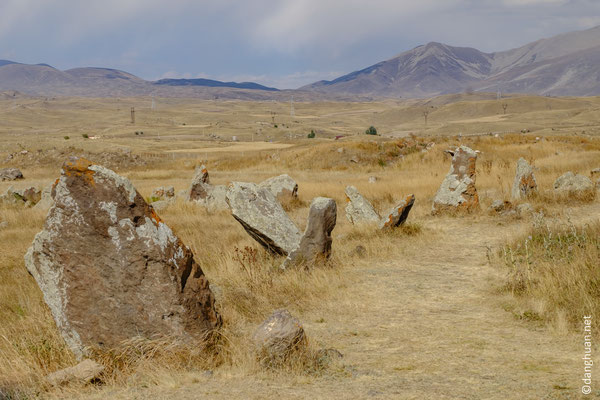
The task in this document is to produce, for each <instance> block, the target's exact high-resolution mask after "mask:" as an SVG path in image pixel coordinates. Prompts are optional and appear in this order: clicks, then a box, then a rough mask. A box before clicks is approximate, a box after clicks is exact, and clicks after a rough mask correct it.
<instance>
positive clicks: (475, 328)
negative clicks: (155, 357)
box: [98, 204, 600, 399]
mask: <svg viewBox="0 0 600 400" xmlns="http://www.w3.org/2000/svg"><path fill="white" fill-rule="evenodd" d="M598 215H600V205H599V204H595V205H593V206H587V207H584V208H581V209H578V210H577V211H576V212H574V213H573V216H572V220H574V221H578V222H582V221H584V220H589V219H590V218H595V219H597V218H598ZM527 225H528V223H526V222H514V223H509V224H506V225H505V226H500V225H499V224H498V220H489V219H488V220H484V221H475V220H468V219H467V220H465V219H460V218H455V219H452V218H442V219H440V218H435V219H434V218H429V219H426V220H425V221H424V226H425V230H426V231H429V232H436V233H435V235H437V236H436V240H435V245H434V246H431V245H429V246H426V247H424V248H417V249H410V250H409V251H408V252H407V253H406V254H404V255H400V256H399V257H398V259H397V260H395V261H393V262H388V263H384V264H374V265H364V264H363V265H358V266H356V267H354V268H352V269H350V270H349V271H348V273H349V274H353V275H355V276H356V284H355V285H354V286H353V287H351V288H349V289H348V296H347V299H346V300H345V302H343V304H341V305H340V304H339V303H336V307H337V308H338V309H337V310H336V311H335V312H333V310H332V312H331V315H332V316H334V317H330V318H328V316H327V315H324V318H325V322H323V323H317V322H315V321H317V319H318V317H319V316H323V315H322V314H323V310H321V311H320V314H318V315H317V314H315V315H310V313H309V315H305V316H304V317H303V319H304V321H305V328H306V330H307V331H308V332H309V334H310V335H312V337H314V338H316V340H317V341H318V342H319V343H320V344H322V345H325V346H328V347H335V348H337V349H339V350H340V351H341V352H342V353H343V354H344V358H343V364H344V367H343V368H340V371H338V372H334V373H332V374H326V375H325V376H324V377H320V378H302V377H300V378H293V377H287V378H286V377H282V378H281V379H280V377H277V379H273V380H268V379H266V378H264V377H263V378H256V377H248V376H232V375H227V376H226V375H224V374H221V373H219V371H216V372H215V374H214V375H213V376H211V377H200V378H197V379H196V381H197V383H193V384H190V385H185V386H178V387H172V388H156V387H154V388H150V389H143V390H129V391H127V392H126V393H111V395H112V397H114V398H120V397H121V396H122V397H123V398H140V399H141V398H155V399H163V398H164V399H196V398H224V399H225V398H227V399H229V398H244V399H260V398H281V399H290V398H291V399H296V398H297V399H304V398H307V399H319V398H340V399H341V398H343V399H347V398H357V399H363V398H397V399H509V398H510V399H556V398H564V399H567V398H579V390H580V385H581V380H580V379H581V375H582V373H583V365H582V362H581V360H580V358H581V353H582V346H580V345H579V341H578V339H577V337H576V336H573V335H568V336H564V335H563V336H559V335H554V334H552V332H550V331H549V330H548V329H547V328H546V327H544V326H541V325H536V324H535V323H531V322H523V321H519V320H517V319H515V318H514V317H513V315H512V314H511V313H509V312H506V311H504V310H503V308H502V298H501V297H500V296H497V295H494V294H493V293H492V291H491V287H493V285H494V284H498V282H500V279H501V278H502V272H501V271H498V270H497V269H495V268H493V267H491V266H490V265H489V263H488V260H487V256H486V254H487V248H488V247H492V248H497V247H498V246H499V245H500V244H501V243H502V242H504V241H505V240H506V239H507V238H509V237H510V236H511V235H514V234H516V233H517V232H519V231H520V230H521V229H523V228H525V227H526V226H527ZM339 307H344V308H345V309H344V312H343V313H340V312H339ZM105 396H106V393H104V394H103V395H102V396H99V397H98V398H100V397H105Z"/></svg>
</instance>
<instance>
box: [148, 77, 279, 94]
mask: <svg viewBox="0 0 600 400" xmlns="http://www.w3.org/2000/svg"><path fill="white" fill-rule="evenodd" d="M154 84H155V85H169V86H207V87H229V88H237V89H253V90H267V91H278V90H279V89H276V88H273V87H268V86H263V85H260V84H258V83H254V82H240V83H237V82H221V81H215V80H212V79H204V78H197V79H161V80H158V81H156V82H154Z"/></svg>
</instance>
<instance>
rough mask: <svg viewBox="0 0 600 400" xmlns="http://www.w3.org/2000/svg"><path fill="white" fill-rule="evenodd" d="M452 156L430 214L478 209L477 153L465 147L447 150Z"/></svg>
mask: <svg viewBox="0 0 600 400" xmlns="http://www.w3.org/2000/svg"><path fill="white" fill-rule="evenodd" d="M447 153H449V154H450V155H451V156H452V165H451V166H450V172H448V175H446V178H445V179H444V181H443V182H442V185H441V186H440V188H439V189H438V191H437V193H436V194H435V198H434V199H433V206H432V213H433V214H440V213H443V212H451V213H453V212H471V211H474V210H476V209H477V208H479V196H478V194H477V189H476V188H475V163H476V161H477V152H476V151H474V150H472V149H470V148H468V147H467V146H460V147H458V148H457V149H456V150H454V151H451V150H447Z"/></svg>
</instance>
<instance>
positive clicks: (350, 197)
mask: <svg viewBox="0 0 600 400" xmlns="http://www.w3.org/2000/svg"><path fill="white" fill-rule="evenodd" d="M345 192H346V201H347V204H346V218H348V221H350V222H351V223H353V224H361V223H379V221H380V219H381V217H380V216H379V214H378V213H377V211H375V208H373V206H372V205H371V203H370V202H369V200H367V199H366V198H364V197H363V195H361V194H360V193H359V192H358V189H356V187H354V186H347V187H346V191H345Z"/></svg>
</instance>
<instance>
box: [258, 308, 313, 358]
mask: <svg viewBox="0 0 600 400" xmlns="http://www.w3.org/2000/svg"><path fill="white" fill-rule="evenodd" d="M252 339H253V341H254V345H255V347H256V352H257V356H258V358H259V360H260V361H261V363H262V364H263V365H265V364H266V365H273V364H278V363H280V362H284V361H285V360H286V359H287V357H288V356H289V355H290V354H291V353H292V352H293V351H295V350H298V349H300V348H301V347H303V346H305V345H306V334H305V333H304V328H303V327H302V324H300V321H298V320H297V319H296V318H294V317H293V316H292V314H290V312H289V311H287V310H284V309H281V310H276V311H274V312H273V314H271V315H270V316H269V317H268V318H267V319H266V320H265V321H264V322H263V323H262V324H260V326H259V327H258V328H257V329H256V331H255V333H254V336H253V338H252Z"/></svg>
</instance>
